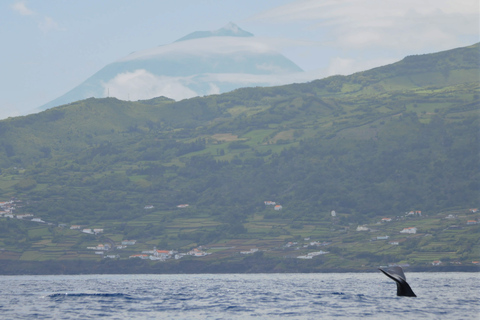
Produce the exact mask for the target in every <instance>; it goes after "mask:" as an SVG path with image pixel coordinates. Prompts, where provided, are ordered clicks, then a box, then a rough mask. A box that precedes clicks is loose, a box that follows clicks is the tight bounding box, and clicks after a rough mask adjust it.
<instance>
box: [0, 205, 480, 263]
mask: <svg viewBox="0 0 480 320" xmlns="http://www.w3.org/2000/svg"><path fill="white" fill-rule="evenodd" d="M264 204H265V206H266V208H269V207H270V208H272V209H273V210H274V211H281V210H282V209H283V207H282V205H280V204H278V203H276V202H274V201H264ZM21 207H22V201H21V200H19V199H16V198H12V199H10V200H8V201H3V202H0V218H4V219H19V220H26V221H30V222H32V223H38V224H45V225H48V226H54V227H58V228H68V229H70V230H76V231H78V232H80V233H82V234H87V235H93V236H102V235H103V234H104V231H105V230H104V228H93V227H88V226H82V225H68V224H65V223H59V224H54V223H52V222H48V221H45V220H43V219H42V218H40V217H36V216H35V215H34V214H32V213H16V212H17V211H21V210H18V209H19V208H21ZM176 207H177V208H178V209H180V210H181V209H185V208H188V207H189V205H188V204H179V205H177V206H176ZM144 209H145V210H152V209H154V206H152V205H146V206H145V207H144ZM468 211H469V212H470V213H472V214H476V213H478V209H477V208H471V209H468ZM331 217H332V219H333V221H334V222H335V221H336V220H335V219H336V217H337V213H336V212H335V211H331ZM411 217H417V218H418V217H422V212H421V211H419V210H413V211H408V212H405V214H404V215H402V216H397V217H394V218H390V217H384V218H381V219H380V220H379V221H378V222H377V223H376V224H364V225H358V226H357V227H356V229H355V231H356V232H359V233H362V232H372V233H376V232H378V230H376V229H375V226H381V225H385V224H389V223H392V222H393V221H398V220H405V219H408V218H411ZM444 219H445V220H448V221H454V220H455V221H456V220H458V216H457V215H455V214H447V215H445V217H444ZM478 219H479V218H478V216H476V218H475V219H468V220H467V221H466V222H465V224H466V225H467V226H472V225H476V224H478V223H479V221H478ZM413 221H415V220H412V222H413ZM462 228H463V227H462V226H461V225H458V224H452V225H450V226H448V229H449V230H458V229H462ZM346 229H349V228H348V227H347V228H346ZM345 231H348V230H345ZM397 232H398V234H405V235H407V236H408V235H416V234H417V233H418V232H419V230H418V228H417V226H415V225H414V224H412V225H411V226H409V227H404V228H402V229H399V230H397ZM425 236H429V234H426V235H425ZM430 236H431V235H430ZM103 238H104V239H105V237H103ZM391 238H392V234H383V235H376V236H374V237H372V238H370V241H387V242H388V244H389V245H392V246H398V245H400V244H401V243H402V242H403V241H405V240H407V239H408V237H403V238H400V239H399V238H398V237H393V238H395V239H391ZM106 239H107V240H108V241H105V242H104V243H99V244H97V245H95V246H87V247H85V249H86V250H87V251H91V252H92V254H94V255H97V256H100V257H103V258H105V259H125V258H128V259H142V260H154V261H166V260H169V259H175V260H178V259H182V258H183V257H186V256H190V257H205V256H208V255H211V254H214V253H215V252H216V250H213V251H212V250H211V251H209V250H208V249H211V248H209V247H207V246H205V245H201V246H198V247H196V248H193V249H190V250H187V251H185V252H179V251H178V250H167V249H161V250H160V249H157V248H156V247H155V246H153V248H152V249H148V250H145V249H143V250H139V251H138V252H137V253H133V254H130V253H129V254H127V255H125V254H122V252H132V250H133V251H134V250H135V248H136V247H138V242H137V240H133V239H130V240H129V239H124V240H121V241H120V242H118V243H116V242H115V241H112V240H111V239H108V238H106ZM330 245H331V242H328V241H319V240H311V239H310V237H306V238H303V241H301V242H300V241H287V242H286V243H285V244H284V246H283V247H284V248H285V249H283V250H290V249H291V250H294V251H299V253H300V252H301V254H297V255H296V256H295V258H297V259H303V260H305V259H313V258H315V257H317V256H321V255H326V254H329V251H327V250H317V251H314V249H315V248H319V247H322V248H328V247H329V246H330ZM140 247H144V245H142V246H140ZM232 248H233V247H232ZM312 249H313V250H312ZM262 250H267V251H268V250H271V248H270V249H269V248H259V247H257V246H253V247H251V248H250V249H246V250H245V249H243V248H239V249H238V252H237V254H241V255H249V254H254V253H256V252H260V251H262ZM450 263H453V264H461V262H458V261H452V262H450ZM442 264H443V262H442V261H440V260H433V261H431V265H433V266H439V265H442ZM472 264H475V265H478V264H479V262H478V261H472Z"/></svg>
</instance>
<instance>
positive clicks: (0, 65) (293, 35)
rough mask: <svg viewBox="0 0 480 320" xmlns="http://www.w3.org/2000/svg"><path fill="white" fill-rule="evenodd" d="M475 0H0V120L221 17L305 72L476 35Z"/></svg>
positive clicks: (463, 41) (351, 66)
mask: <svg viewBox="0 0 480 320" xmlns="http://www.w3.org/2000/svg"><path fill="white" fill-rule="evenodd" d="M479 15H480V11H479V3H478V0H298V1H288V0H261V1H259V0H242V1H238V0H175V1H168V0H143V1H131V0H82V1H65V0H48V1H40V0H30V1H27V0H24V1H21V0H17V1H15V0H1V1H0V40H1V53H0V57H1V59H0V70H1V73H2V75H1V77H0V88H1V94H0V119H2V118H5V117H8V116H17V115H21V114H26V113H28V112H31V111H32V110H33V109H35V108H37V107H39V106H41V105H43V104H45V103H47V102H49V101H51V100H53V99H55V98H57V97H59V96H60V95H62V94H64V93H66V92H67V91H69V90H70V89H72V88H74V87H75V86H77V85H79V84H80V83H82V82H83V81H84V80H86V79H87V78H88V77H90V76H91V75H93V74H94V73H95V72H97V71H98V70H100V69H101V68H103V67H104V66H105V65H107V64H109V63H112V62H114V61H116V60H118V59H121V58H123V57H125V56H126V55H128V54H130V53H131V52H133V51H139V50H145V49H148V48H152V47H155V46H158V45H164V44H169V43H171V42H173V41H175V40H177V39H179V38H181V37H183V36H184V35H186V34H188V33H191V32H193V31H199V30H202V31H207V30H216V29H219V28H221V27H223V26H224V25H226V24H227V23H228V22H234V23H236V24H237V25H238V26H239V27H240V28H242V29H244V30H246V31H249V32H251V33H253V34H254V35H255V36H258V37H262V38H265V39H266V40H265V41H268V42H269V43H270V44H271V45H273V46H275V47H276V48H277V50H278V51H280V52H282V53H283V54H284V55H285V56H286V57H288V58H289V59H291V60H292V61H293V62H295V63H296V64H297V65H298V66H300V67H301V68H302V69H303V70H305V71H306V72H307V73H308V74H309V75H310V76H311V77H312V79H313V78H322V77H325V76H328V75H333V74H351V73H353V72H356V71H361V70H366V69H369V68H372V67H375V66H380V65H385V64H388V63H392V62H395V61H398V60H400V59H402V58H403V57H404V56H406V55H412V54H421V53H431V52H437V51H441V50H446V49H451V48H455V47H461V46H466V45H471V44H473V43H476V42H478V41H480V40H479V29H480V23H479Z"/></svg>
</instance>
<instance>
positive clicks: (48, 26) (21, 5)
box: [11, 1, 60, 33]
mask: <svg viewBox="0 0 480 320" xmlns="http://www.w3.org/2000/svg"><path fill="white" fill-rule="evenodd" d="M11 8H12V10H13V11H16V12H18V13H19V14H21V15H22V16H33V17H34V19H35V20H37V21H38V28H39V29H40V30H41V31H42V32H43V33H48V32H50V31H52V30H60V28H59V26H58V23H57V22H55V21H54V20H53V19H52V18H51V17H48V16H46V15H42V14H37V13H36V12H35V11H33V10H31V9H29V8H28V7H27V5H26V3H25V1H16V2H15V3H13V4H12V5H11Z"/></svg>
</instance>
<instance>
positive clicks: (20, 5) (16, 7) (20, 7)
mask: <svg viewBox="0 0 480 320" xmlns="http://www.w3.org/2000/svg"><path fill="white" fill-rule="evenodd" d="M11 8H12V9H13V11H16V12H18V13H19V14H21V15H22V16H30V15H34V14H35V12H34V11H32V10H30V9H29V8H27V5H26V4H25V1H16V2H15V3H14V4H12V5H11Z"/></svg>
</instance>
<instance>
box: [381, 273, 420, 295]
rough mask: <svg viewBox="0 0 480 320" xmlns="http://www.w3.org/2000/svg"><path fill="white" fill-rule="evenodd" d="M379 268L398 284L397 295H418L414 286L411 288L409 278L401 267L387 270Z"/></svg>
mask: <svg viewBox="0 0 480 320" xmlns="http://www.w3.org/2000/svg"><path fill="white" fill-rule="evenodd" d="M378 270H380V271H382V272H383V273H384V274H385V275H386V276H387V277H389V278H390V279H392V280H393V281H395V283H396V284H397V296H404V297H416V295H415V293H413V290H412V288H410V286H409V285H408V283H407V278H406V277H405V274H404V273H403V269H402V268H401V267H391V268H388V269H387V270H383V269H380V268H379V269H378Z"/></svg>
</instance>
